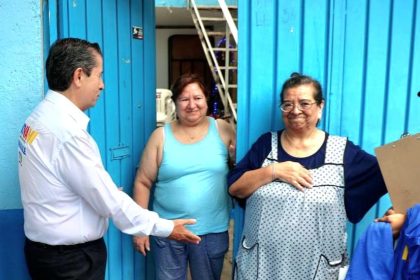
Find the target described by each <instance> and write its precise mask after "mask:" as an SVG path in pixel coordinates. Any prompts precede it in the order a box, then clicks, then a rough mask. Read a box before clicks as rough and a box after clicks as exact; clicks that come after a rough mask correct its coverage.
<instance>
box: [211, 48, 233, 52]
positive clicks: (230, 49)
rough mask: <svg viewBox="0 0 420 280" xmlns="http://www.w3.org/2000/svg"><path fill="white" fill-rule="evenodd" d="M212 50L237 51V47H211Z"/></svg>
mask: <svg viewBox="0 0 420 280" xmlns="http://www.w3.org/2000/svg"><path fill="white" fill-rule="evenodd" d="M213 51H217V52H218V51H230V52H237V51H238V48H219V47H217V48H213Z"/></svg>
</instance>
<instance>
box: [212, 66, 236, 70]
mask: <svg viewBox="0 0 420 280" xmlns="http://www.w3.org/2000/svg"><path fill="white" fill-rule="evenodd" d="M214 69H216V67H214ZM219 69H221V70H226V69H228V70H237V69H238V67H237V66H228V67H226V66H219Z"/></svg>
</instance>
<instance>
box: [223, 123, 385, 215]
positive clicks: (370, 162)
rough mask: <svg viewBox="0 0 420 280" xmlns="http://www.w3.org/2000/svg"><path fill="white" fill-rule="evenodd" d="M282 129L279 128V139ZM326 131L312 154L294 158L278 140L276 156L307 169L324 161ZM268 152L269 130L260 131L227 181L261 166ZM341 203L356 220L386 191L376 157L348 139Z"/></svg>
mask: <svg viewBox="0 0 420 280" xmlns="http://www.w3.org/2000/svg"><path fill="white" fill-rule="evenodd" d="M281 133H282V131H278V136H279V137H278V139H280V135H281ZM327 139H328V133H326V137H325V141H324V143H323V145H322V146H321V148H320V149H319V150H318V151H317V152H316V153H315V154H313V155H311V156H308V157H303V158H297V157H293V156H291V155H289V154H288V153H287V152H286V151H285V150H284V149H283V147H282V145H281V144H280V140H279V143H278V159H279V161H280V162H283V161H294V162H298V163H300V164H301V165H303V166H304V167H305V168H307V169H314V168H318V167H320V166H322V165H323V164H324V159H325V152H326V145H327ZM270 152H271V133H270V132H268V133H265V134H263V135H261V136H260V137H259V138H258V140H257V141H256V142H255V143H254V144H253V145H252V147H251V149H250V150H249V151H248V153H247V154H246V155H245V157H244V158H243V159H242V160H241V161H240V162H238V163H237V165H236V167H235V168H234V169H233V170H231V171H230V172H229V175H228V185H229V186H230V185H232V184H233V183H234V182H235V181H236V180H238V179H239V178H240V177H241V176H242V174H244V173H245V172H247V171H250V170H255V169H258V168H260V167H261V165H262V163H263V161H264V159H265V158H266V157H267V155H268V154H269V153H270ZM344 181H345V192H344V203H345V207H346V213H347V218H348V219H349V220H350V221H351V222H352V223H357V222H359V221H360V220H361V219H362V218H363V216H364V215H365V214H366V212H367V211H368V210H369V209H370V208H371V207H372V206H373V205H374V204H375V203H376V202H377V201H378V200H379V199H380V198H381V196H383V195H384V194H386V193H387V190H386V186H385V182H384V179H383V177H382V174H381V172H380V169H379V165H378V161H377V160H376V157H374V156H372V155H370V154H368V153H367V152H365V151H363V150H362V149H361V148H360V147H359V146H357V145H355V144H353V143H352V142H351V141H347V145H346V149H345V152H344Z"/></svg>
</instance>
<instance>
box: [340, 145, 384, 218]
mask: <svg viewBox="0 0 420 280" xmlns="http://www.w3.org/2000/svg"><path fill="white" fill-rule="evenodd" d="M344 179H345V187H346V189H345V194H344V203H345V206H346V213H347V218H348V219H349V220H350V222H352V223H357V222H359V221H360V220H361V219H362V218H363V216H364V215H365V214H366V212H367V211H369V209H370V208H371V207H372V206H373V205H374V204H375V203H376V202H378V200H379V199H380V198H381V196H383V195H384V194H386V193H387V190H386V186H385V182H384V179H383V177H382V174H381V171H380V169H379V164H378V161H377V159H376V157H374V156H373V155H371V154H368V153H367V152H365V151H363V150H362V149H361V148H360V147H359V146H356V145H355V144H353V143H352V142H351V141H347V145H346V150H345V152H344Z"/></svg>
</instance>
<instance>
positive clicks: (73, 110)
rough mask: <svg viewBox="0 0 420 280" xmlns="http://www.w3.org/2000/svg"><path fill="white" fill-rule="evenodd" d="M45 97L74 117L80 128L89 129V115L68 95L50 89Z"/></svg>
mask: <svg viewBox="0 0 420 280" xmlns="http://www.w3.org/2000/svg"><path fill="white" fill-rule="evenodd" d="M45 99H46V100H47V101H49V102H51V103H53V104H55V105H56V106H58V107H59V108H60V110H62V111H64V112H66V113H67V114H68V115H69V116H70V117H71V118H72V119H74V121H75V122H76V123H77V124H78V125H79V126H80V128H82V129H84V130H86V129H87V126H88V123H89V121H90V119H89V117H88V116H87V115H86V114H85V113H84V112H83V111H82V110H80V109H79V108H78V107H77V106H76V105H74V103H73V102H71V101H70V100H69V99H68V98H67V97H65V96H64V95H62V94H61V93H58V92H56V91H53V90H48V92H47V96H46V97H45Z"/></svg>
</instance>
